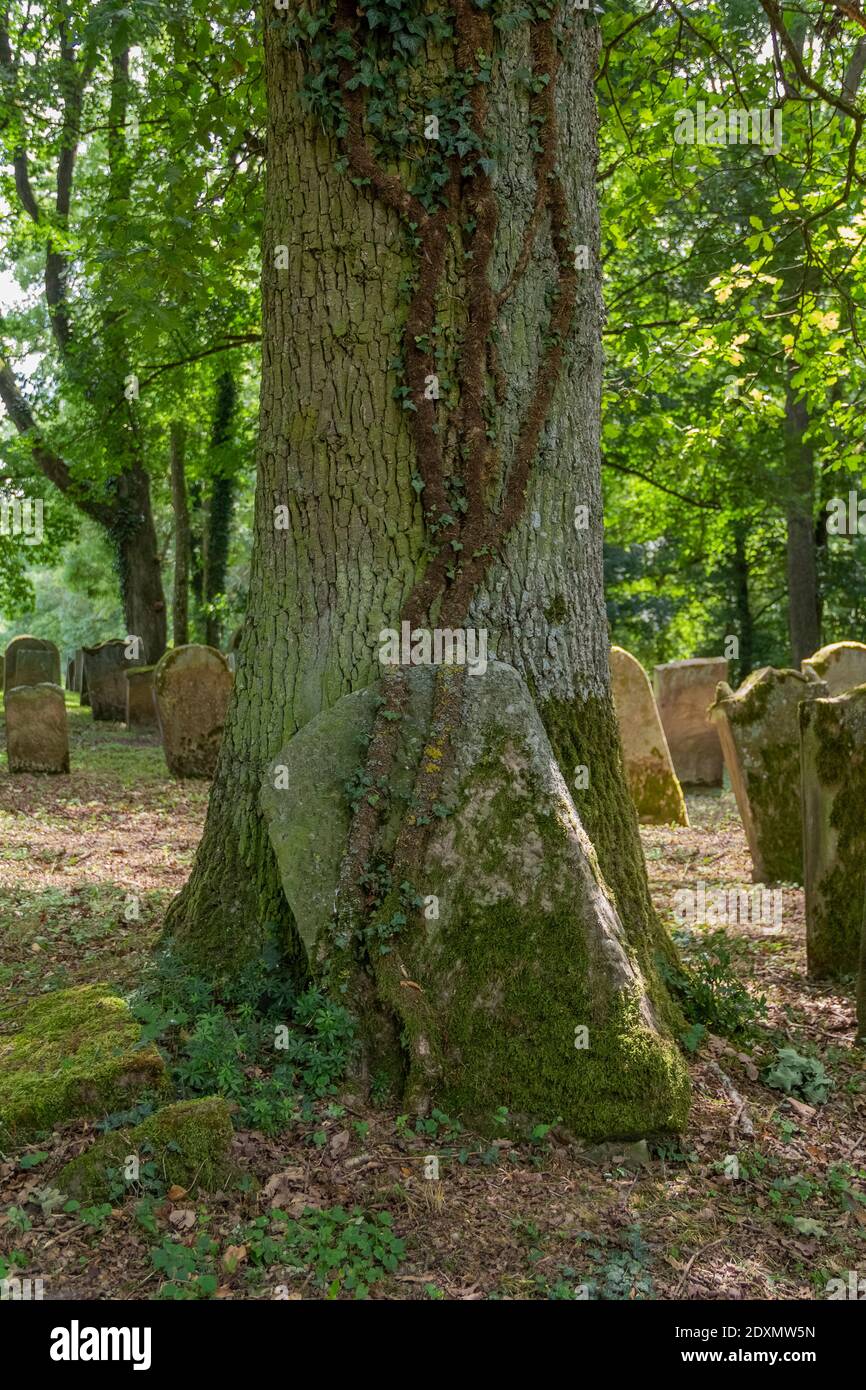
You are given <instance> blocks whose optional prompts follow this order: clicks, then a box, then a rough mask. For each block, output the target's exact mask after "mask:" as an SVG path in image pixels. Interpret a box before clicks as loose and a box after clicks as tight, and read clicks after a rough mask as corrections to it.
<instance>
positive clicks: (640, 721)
mask: <svg viewBox="0 0 866 1390" xmlns="http://www.w3.org/2000/svg"><path fill="white" fill-rule="evenodd" d="M610 676H611V684H612V687H613V700H614V705H615V706H616V717H617V722H618V723H619V734H620V739H621V740H622V751H623V757H624V758H625V770H626V776H627V777H628V785H629V790H630V792H631V799H632V801H633V802H634V804H635V809H636V810H637V813H638V816H639V817H640V819H641V820H642V821H645V822H646V823H647V824H649V825H671V824H673V825H688V823H689V818H688V814H687V812H686V803H685V798H684V797H683V790H682V787H681V786H680V784H679V782H678V781H677V777H676V774H675V772H674V768H673V763H672V762H671V755H670V750H669V748H668V741H667V739H666V738H665V731H664V729H663V728H662V724H661V720H660V719H659V712H658V710H657V709H656V702H655V699H654V698H653V692H652V686H651V685H650V683H649V676H648V675H647V673H646V671H645V670H644V669H643V667H642V666H641V664H640V662H639V661H638V660H637V659H636V658H635V657H633V656H632V655H631V652H627V651H626V650H625V649H624V648H623V647H611V649H610Z"/></svg>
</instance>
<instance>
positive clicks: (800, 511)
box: [785, 387, 821, 670]
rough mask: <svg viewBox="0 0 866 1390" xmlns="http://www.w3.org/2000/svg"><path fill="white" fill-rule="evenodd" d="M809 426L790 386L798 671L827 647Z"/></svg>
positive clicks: (788, 454)
mask: <svg viewBox="0 0 866 1390" xmlns="http://www.w3.org/2000/svg"><path fill="white" fill-rule="evenodd" d="M808 424H809V414H808V411H807V409H806V405H805V402H804V401H801V400H798V399H797V398H796V395H795V393H794V391H793V390H792V389H791V388H790V387H789V388H788V393H787V397H786V400H785V458H786V461H787V483H788V497H787V501H786V508H785V510H786V522H787V532H788V545H787V552H786V560H787V575H788V633H789V636H790V639H791V657H792V660H793V663H794V666H795V667H796V669H797V670H799V669H800V662H801V661H802V660H803V658H804V657H807V656H812V654H813V653H814V652H816V651H817V650H818V648H819V647H820V645H821V621H820V616H819V601H818V562H817V553H816V546H815V463H814V457H813V451H812V448H811V446H810V445H809V444H807V443H805V441H804V439H803V436H804V434H805V432H806V429H807V427H808Z"/></svg>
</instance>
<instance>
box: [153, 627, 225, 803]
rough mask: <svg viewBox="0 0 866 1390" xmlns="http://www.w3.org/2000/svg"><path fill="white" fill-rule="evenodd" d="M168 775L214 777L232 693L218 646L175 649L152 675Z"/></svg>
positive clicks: (162, 660)
mask: <svg viewBox="0 0 866 1390" xmlns="http://www.w3.org/2000/svg"><path fill="white" fill-rule="evenodd" d="M153 687H154V692H155V696H156V710H157V716H158V718H159V728H160V733H161V734H162V746H163V750H164V752H165V760H166V762H167V763H168V770H169V772H171V773H172V775H173V776H175V777H213V774H214V771H215V769H216V762H217V757H218V755H219V749H220V743H221V742H222V736H223V725H224V724H225V717H226V710H227V709H228V703H229V697H230V695H231V691H232V673H231V671H230V670H229V668H228V663H227V661H226V659H225V657H224V656H223V654H222V652H218V651H217V650H216V648H215V647H204V646H198V645H197V644H194V643H191V644H190V645H189V646H187V647H174V648H173V649H172V650H171V651H167V652H166V653H165V656H163V657H162V659H161V660H160V661H159V663H158V665H157V666H156V668H155V670H154V673H153Z"/></svg>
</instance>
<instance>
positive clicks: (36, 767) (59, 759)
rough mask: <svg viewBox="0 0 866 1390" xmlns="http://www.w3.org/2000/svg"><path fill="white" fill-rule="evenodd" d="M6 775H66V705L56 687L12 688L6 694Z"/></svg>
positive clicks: (30, 686) (67, 756) (29, 686)
mask: <svg viewBox="0 0 866 1390" xmlns="http://www.w3.org/2000/svg"><path fill="white" fill-rule="evenodd" d="M6 756H7V758H8V761H9V771H10V772H68V771H69V735H68V732H67V728H66V701H65V700H64V697H63V690H62V689H61V687H60V686H59V685H48V684H45V685H16V686H15V688H14V689H13V690H9V691H7V693H6Z"/></svg>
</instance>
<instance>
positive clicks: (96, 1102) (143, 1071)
mask: <svg viewBox="0 0 866 1390" xmlns="http://www.w3.org/2000/svg"><path fill="white" fill-rule="evenodd" d="M140 1038H141V1028H140V1026H139V1024H138V1023H136V1021H135V1019H134V1018H133V1017H132V1015H131V1013H130V1012H129V1009H128V1007H127V1005H126V1004H125V1003H124V1001H123V1000H122V999H119V998H118V997H117V995H115V994H112V993H111V990H110V988H109V987H108V986H107V985H77V986H76V987H75V988H74V989H64V990H58V991H57V992H56V993H54V994H46V995H45V996H44V998H41V999H37V1000H35V1001H34V1002H33V1003H32V1004H30V1005H28V1007H27V1008H26V1009H25V1011H24V1014H23V1017H22V1019H21V1027H20V1029H19V1031H18V1032H17V1033H13V1034H12V1035H11V1036H10V1037H8V1038H0V1141H2V1142H10V1143H23V1142H25V1141H26V1140H28V1139H30V1138H31V1137H33V1136H34V1135H36V1134H38V1133H41V1132H43V1131H45V1130H49V1129H51V1127H52V1125H55V1124H58V1123H60V1122H61V1121H63V1120H69V1119H75V1118H78V1117H86V1116H93V1117H99V1116H102V1115H105V1114H106V1113H108V1112H110V1111H112V1110H119V1109H127V1108H128V1107H129V1106H130V1105H132V1104H133V1102H134V1101H135V1100H136V1099H137V1098H138V1097H139V1096H140V1095H141V1094H142V1093H143V1092H145V1091H153V1090H156V1091H162V1092H166V1091H167V1090H168V1081H167V1078H166V1075H165V1068H164V1065H163V1061H162V1058H161V1057H160V1055H159V1052H158V1051H157V1049H156V1047H154V1046H152V1045H150V1046H147V1047H141V1046H139V1043H140Z"/></svg>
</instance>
